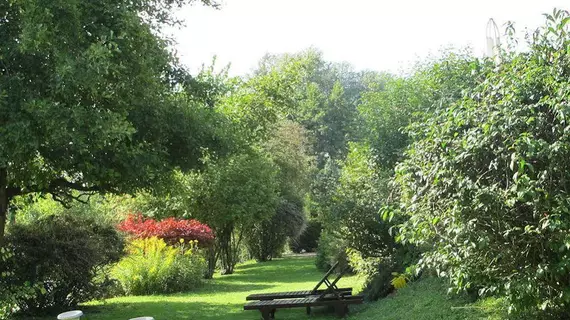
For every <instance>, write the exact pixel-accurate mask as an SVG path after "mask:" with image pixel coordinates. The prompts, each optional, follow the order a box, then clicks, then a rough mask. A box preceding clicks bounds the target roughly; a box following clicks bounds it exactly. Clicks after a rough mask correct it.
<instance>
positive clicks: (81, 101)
mask: <svg viewBox="0 0 570 320" xmlns="http://www.w3.org/2000/svg"><path fill="white" fill-rule="evenodd" d="M191 2H193V1H183V0H158V1H154V0H152V1H151V0H134V1H125V0H102V1H97V2H92V1H64V0H57V1H43V0H8V1H3V2H2V3H0V12H1V14H0V42H1V43H2V46H1V47H0V150H1V153H0V239H2V238H3V235H4V227H5V223H6V212H7V210H8V205H9V202H10V200H11V199H12V198H13V197H15V196H17V195H22V194H28V193H34V192H39V193H44V194H45V193H50V194H52V195H53V197H54V198H55V199H57V200H59V201H61V202H67V201H69V200H71V199H73V198H74V197H75V196H74V193H73V192H71V191H72V190H78V191H81V192H129V191H133V190H137V189H140V188H143V187H149V186H152V185H155V184H157V183H159V182H160V180H161V179H162V178H163V177H164V176H165V173H166V172H168V171H170V170H171V168H173V167H176V166H179V167H181V168H183V169H188V168H192V167H196V166H197V165H198V159H199V158H200V156H201V153H202V151H201V148H203V147H212V148H215V147H219V146H220V145H221V144H222V141H221V139H220V138H219V137H218V135H217V134H216V132H215V131H216V130H217V129H215V127H214V126H210V125H207V124H208V123H213V122H215V121H218V120H216V117H217V116H216V114H215V113H213V112H212V111H211V110H210V109H207V108H204V107H202V106H201V105H199V104H196V103H194V102H192V99H190V97H188V95H187V94H185V93H184V92H185V91H184V90H183V88H184V87H185V85H186V84H188V83H189V81H188V80H189V79H190V78H189V76H188V75H187V74H186V72H185V71H184V70H183V69H182V68H180V67H178V64H177V61H176V59H175V57H174V56H173V55H172V54H171V53H170V52H169V51H168V49H167V46H168V41H166V40H164V39H162V38H160V37H159V36H157V34H158V33H159V29H160V26H162V25H164V24H175V23H176V21H175V20H173V19H172V18H171V16H170V15H169V10H170V9H171V8H172V7H174V6H180V5H183V4H185V3H191ZM203 2H204V3H205V4H211V3H210V2H209V1H203Z"/></svg>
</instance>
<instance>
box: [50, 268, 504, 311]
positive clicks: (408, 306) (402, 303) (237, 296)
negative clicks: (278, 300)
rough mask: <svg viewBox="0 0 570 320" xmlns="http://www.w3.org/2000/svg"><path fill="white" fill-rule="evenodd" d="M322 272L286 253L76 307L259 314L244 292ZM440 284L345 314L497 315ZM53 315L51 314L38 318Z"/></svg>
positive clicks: (308, 283)
mask: <svg viewBox="0 0 570 320" xmlns="http://www.w3.org/2000/svg"><path fill="white" fill-rule="evenodd" d="M321 277H322V273H321V272H319V271H317V269H316V268H315V265H314V257H288V258H284V259H277V260H274V261H271V262H265V263H255V262H248V263H245V264H242V265H239V266H238V267H237V268H236V272H235V273H234V274H233V275H227V276H219V275H217V276H216V277H215V278H214V279H213V280H209V281H207V282H206V284H205V285H204V286H203V287H201V288H200V289H198V290H196V291H194V292H189V293H181V294H172V295H154V296H133V297H120V298H114V299H109V300H106V301H104V302H92V303H89V304H87V305H83V306H81V307H80V308H81V309H82V310H83V311H84V312H85V313H86V315H87V317H86V320H128V319H130V318H134V317H139V316H152V317H154V318H155V319H156V320H192V319H196V320H218V319H220V320H221V319H232V320H233V319H238V320H239V319H247V320H257V319H260V313H259V312H258V311H244V310H243V305H244V303H245V302H246V301H245V297H246V296H247V295H249V294H251V293H260V292H274V291H292V290H308V289H312V288H313V287H314V286H315V284H316V282H317V281H319V280H320V279H321ZM361 285H362V281H361V280H360V279H359V277H356V276H345V277H344V278H343V279H342V280H341V281H340V283H339V286H342V287H353V288H355V289H356V291H358V290H360V287H361ZM445 292H446V288H445V284H444V283H443V282H442V281H441V280H439V279H434V278H426V279H422V280H420V281H417V282H413V283H411V284H410V285H409V286H407V287H406V288H404V289H401V290H399V291H398V292H396V293H394V294H392V295H390V296H388V297H386V298H384V299H381V300H380V301H377V302H373V303H366V304H364V305H361V306H352V307H351V314H350V315H349V317H348V319H349V320H404V319H411V320H436V319H442V320H443V319H452V320H462V319H469V320H474V319H502V317H501V316H499V314H498V313H497V306H496V302H495V301H493V300H487V301H482V302H478V303H475V304H471V303H469V302H468V301H467V300H466V299H464V298H457V297H451V296H447V295H446V293H445ZM276 318H277V319H278V320H288V319H289V320H293V319H296V320H304V319H335V316H334V314H332V313H330V312H327V310H323V309H319V308H315V310H314V312H313V315H311V316H307V315H306V314H305V309H304V308H296V309H281V310H278V311H277V313H276ZM47 319H55V317H50V318H42V319H40V320H47Z"/></svg>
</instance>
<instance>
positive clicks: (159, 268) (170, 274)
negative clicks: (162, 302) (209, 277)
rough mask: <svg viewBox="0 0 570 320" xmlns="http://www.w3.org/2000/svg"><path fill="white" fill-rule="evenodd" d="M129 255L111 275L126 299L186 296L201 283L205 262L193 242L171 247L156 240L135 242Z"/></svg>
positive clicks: (160, 240) (129, 246)
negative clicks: (129, 297)
mask: <svg viewBox="0 0 570 320" xmlns="http://www.w3.org/2000/svg"><path fill="white" fill-rule="evenodd" d="M127 251H128V255H127V256H126V257H124V258H123V259H122V260H121V261H120V262H119V263H118V264H117V265H116V266H115V267H114V268H113V270H112V272H111V274H112V276H113V277H114V278H116V279H117V280H118V281H119V282H120V284H121V287H122V289H123V291H124V293H125V294H127V295H144V294H160V293H173V292H185V291H189V290H194V289H196V288H197V287H198V286H199V285H200V284H201V283H202V279H203V276H204V272H205V269H206V260H205V258H204V256H203V255H202V253H201V252H200V251H199V249H198V247H197V245H196V244H195V243H194V242H192V241H191V242H182V243H180V244H179V245H177V246H176V247H172V246H169V245H167V244H166V243H165V242H164V240H162V239H158V238H156V237H153V238H146V239H136V240H132V241H131V242H130V243H129V244H128V246H127Z"/></svg>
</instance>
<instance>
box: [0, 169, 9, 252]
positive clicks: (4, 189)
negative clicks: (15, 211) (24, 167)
mask: <svg viewBox="0 0 570 320" xmlns="http://www.w3.org/2000/svg"><path fill="white" fill-rule="evenodd" d="M7 215H8V171H7V170H6V169H5V168H0V245H1V244H3V243H4V231H5V230H4V229H6V217H7Z"/></svg>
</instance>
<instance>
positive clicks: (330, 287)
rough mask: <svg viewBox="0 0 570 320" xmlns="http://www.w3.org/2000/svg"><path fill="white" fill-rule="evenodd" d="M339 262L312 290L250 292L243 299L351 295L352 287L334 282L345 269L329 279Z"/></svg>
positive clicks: (340, 276)
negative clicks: (323, 287) (334, 277)
mask: <svg viewBox="0 0 570 320" xmlns="http://www.w3.org/2000/svg"><path fill="white" fill-rule="evenodd" d="M338 265H339V263H338V262H337V263H335V264H334V265H333V266H332V267H331V268H330V269H329V271H327V273H326V274H325V275H324V276H323V278H322V279H321V280H320V281H319V282H318V283H317V285H316V286H315V287H314V288H313V290H303V291H289V292H270V293H256V294H250V295H249V296H247V297H246V298H245V300H275V299H292V298H303V297H308V296H311V295H320V296H324V295H327V294H335V295H337V296H338V297H339V298H340V297H343V296H347V295H352V288H338V287H337V286H336V283H337V282H338V281H339V280H340V279H341V278H342V276H343V275H344V274H345V273H346V271H347V270H346V269H345V270H342V271H341V272H340V273H339V275H338V276H337V277H336V279H334V280H333V281H332V282H331V281H330V280H329V276H331V274H332V273H333V272H334V270H335V269H336V268H337V267H338ZM323 284H325V285H326V287H327V288H326V289H319V288H320V287H321V285H323Z"/></svg>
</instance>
